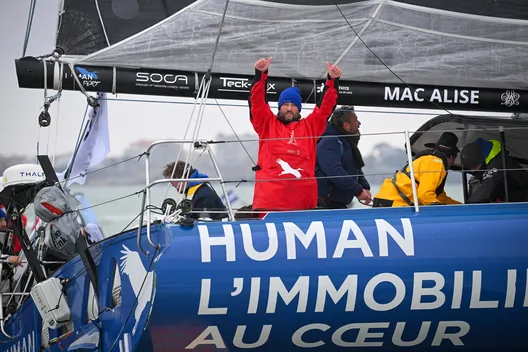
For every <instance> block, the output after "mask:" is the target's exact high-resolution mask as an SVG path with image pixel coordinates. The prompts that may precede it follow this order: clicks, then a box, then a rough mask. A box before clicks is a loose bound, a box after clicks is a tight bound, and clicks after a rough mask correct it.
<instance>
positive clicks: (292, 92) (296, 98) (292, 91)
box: [279, 87, 302, 112]
mask: <svg viewBox="0 0 528 352" xmlns="http://www.w3.org/2000/svg"><path fill="white" fill-rule="evenodd" d="M284 103H293V104H295V105H296V106H297V108H298V109H299V112H301V106H302V98H301V91H300V90H299V88H297V87H290V88H286V89H285V90H283V91H282V93H281V94H280V96H279V109H280V108H281V106H282V104H284Z"/></svg>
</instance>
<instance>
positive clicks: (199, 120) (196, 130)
mask: <svg viewBox="0 0 528 352" xmlns="http://www.w3.org/2000/svg"><path fill="white" fill-rule="evenodd" d="M228 5H229V0H226V3H225V6H224V12H223V14H222V20H221V22H220V26H219V29H218V35H217V37H216V41H215V46H214V50H213V54H212V57H211V64H210V66H209V69H208V71H207V74H205V75H204V76H203V78H202V83H205V86H202V84H201V85H200V87H203V90H202V91H201V92H200V91H198V94H197V97H196V100H198V99H200V105H199V108H198V117H197V121H196V123H195V126H194V133H193V138H192V143H191V144H190V145H189V152H188V154H187V156H186V160H185V165H184V169H183V174H182V178H184V179H186V178H189V176H190V172H191V165H189V160H190V157H191V154H192V152H193V148H194V145H195V143H196V141H197V140H198V133H199V130H200V127H201V125H202V122H203V116H204V114H205V106H206V103H207V97H208V95H209V89H210V88H211V82H212V77H211V71H212V69H213V66H214V60H215V56H216V51H217V50H218V43H219V42H220V35H221V33H222V28H223V25H224V21H225V16H226V13H227V7H228ZM205 81H207V82H205ZM200 93H202V94H201V96H200ZM193 111H194V109H193ZM191 120H192V115H191ZM175 170H176V163H175V164H174V168H173V172H172V174H171V176H172V177H174V171H175ZM182 188H183V183H180V184H179V185H178V191H180V193H183V191H184V190H183V189H182ZM167 193H168V189H167Z"/></svg>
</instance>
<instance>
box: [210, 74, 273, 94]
mask: <svg viewBox="0 0 528 352" xmlns="http://www.w3.org/2000/svg"><path fill="white" fill-rule="evenodd" d="M220 81H222V88H219V89H218V90H219V91H222V92H246V93H249V90H250V89H251V85H252V84H251V82H250V81H249V79H247V78H236V77H220ZM275 85H276V83H270V82H268V86H267V87H266V92H267V93H269V94H277V90H276V88H275Z"/></svg>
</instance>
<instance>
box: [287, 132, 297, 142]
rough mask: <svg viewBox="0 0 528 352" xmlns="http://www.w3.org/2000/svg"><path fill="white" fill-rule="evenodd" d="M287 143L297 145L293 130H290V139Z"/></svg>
mask: <svg viewBox="0 0 528 352" xmlns="http://www.w3.org/2000/svg"><path fill="white" fill-rule="evenodd" d="M288 144H295V145H297V140H296V139H295V131H294V130H292V131H291V134H290V140H289V141H288Z"/></svg>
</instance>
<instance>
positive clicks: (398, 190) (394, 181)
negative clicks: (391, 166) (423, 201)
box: [392, 171, 418, 206]
mask: <svg viewBox="0 0 528 352" xmlns="http://www.w3.org/2000/svg"><path fill="white" fill-rule="evenodd" d="M398 172H399V171H396V172H395V173H394V177H393V178H392V184H393V185H394V187H395V188H396V191H397V192H398V195H399V196H400V197H401V198H402V199H403V200H404V201H405V202H406V203H407V204H408V205H410V206H414V203H413V202H411V200H410V199H409V197H407V196H406V195H405V194H404V193H403V192H402V191H401V189H400V188H399V187H398V185H397V184H396V176H397V175H398ZM403 173H404V174H406V175H407V176H409V179H410V178H411V177H410V175H409V174H408V172H403ZM415 181H416V179H415ZM416 183H417V184H418V182H417V181H416Z"/></svg>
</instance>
